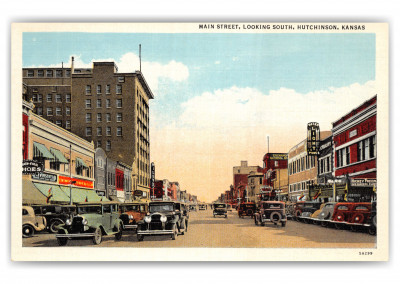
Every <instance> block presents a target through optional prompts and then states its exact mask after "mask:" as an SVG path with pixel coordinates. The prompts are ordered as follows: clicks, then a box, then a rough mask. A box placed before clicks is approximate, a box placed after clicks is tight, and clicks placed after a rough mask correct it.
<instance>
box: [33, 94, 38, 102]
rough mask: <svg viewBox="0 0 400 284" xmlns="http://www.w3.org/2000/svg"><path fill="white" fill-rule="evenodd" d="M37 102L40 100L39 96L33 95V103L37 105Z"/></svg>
mask: <svg viewBox="0 0 400 284" xmlns="http://www.w3.org/2000/svg"><path fill="white" fill-rule="evenodd" d="M37 100H38V96H37V94H32V101H33V102H34V103H36V102H37Z"/></svg>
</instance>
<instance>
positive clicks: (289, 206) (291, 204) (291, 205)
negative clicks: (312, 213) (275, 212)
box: [285, 201, 296, 219]
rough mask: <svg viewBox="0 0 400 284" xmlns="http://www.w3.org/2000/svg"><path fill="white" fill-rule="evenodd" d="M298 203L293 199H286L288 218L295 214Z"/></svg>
mask: <svg viewBox="0 0 400 284" xmlns="http://www.w3.org/2000/svg"><path fill="white" fill-rule="evenodd" d="M295 206H296V203H295V202H292V201H286V204H285V207H286V215H287V218H288V219H292V218H293V217H294V215H295V210H294V208H295Z"/></svg>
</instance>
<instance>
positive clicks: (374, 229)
mask: <svg viewBox="0 0 400 284" xmlns="http://www.w3.org/2000/svg"><path fill="white" fill-rule="evenodd" d="M368 234H370V235H373V236H375V235H376V228H375V227H372V226H371V227H369V228H368Z"/></svg>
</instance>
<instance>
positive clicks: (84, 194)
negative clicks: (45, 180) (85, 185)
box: [60, 186, 110, 203]
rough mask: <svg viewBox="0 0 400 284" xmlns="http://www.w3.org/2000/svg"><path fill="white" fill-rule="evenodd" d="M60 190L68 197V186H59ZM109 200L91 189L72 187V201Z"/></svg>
mask: <svg viewBox="0 0 400 284" xmlns="http://www.w3.org/2000/svg"><path fill="white" fill-rule="evenodd" d="M60 187H61V190H62V191H63V192H64V193H65V194H66V195H67V196H68V200H69V198H70V188H69V187H68V186H60ZM97 201H110V200H108V199H107V198H106V197H105V196H99V195H97V194H96V192H95V191H94V190H93V189H81V188H72V202H73V203H78V202H97Z"/></svg>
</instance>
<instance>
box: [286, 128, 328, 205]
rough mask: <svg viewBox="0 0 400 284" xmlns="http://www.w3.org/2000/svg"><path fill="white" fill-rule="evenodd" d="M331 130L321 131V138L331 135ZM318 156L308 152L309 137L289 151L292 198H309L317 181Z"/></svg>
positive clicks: (290, 197) (289, 194)
mask: <svg viewBox="0 0 400 284" xmlns="http://www.w3.org/2000/svg"><path fill="white" fill-rule="evenodd" d="M330 135H331V132H330V131H321V132H320V139H321V140H324V139H325V138H326V137H328V136H330ZM317 175H318V157H317V156H309V155H308V153H307V139H304V140H303V141H301V142H300V143H299V144H297V145H296V146H294V147H292V148H291V149H290V150H289V152H288V176H289V193H288V197H289V199H290V200H293V201H297V200H299V199H301V200H305V199H309V187H310V186H312V185H314V184H316V183H317Z"/></svg>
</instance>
